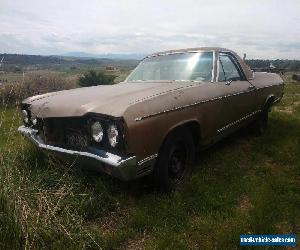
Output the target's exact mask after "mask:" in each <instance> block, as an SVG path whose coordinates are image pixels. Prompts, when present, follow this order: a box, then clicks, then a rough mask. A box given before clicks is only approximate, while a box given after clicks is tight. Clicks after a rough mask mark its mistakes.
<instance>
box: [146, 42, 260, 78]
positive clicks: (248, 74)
mask: <svg viewBox="0 0 300 250" xmlns="http://www.w3.org/2000/svg"><path fill="white" fill-rule="evenodd" d="M198 51H199V52H209V51H215V52H228V53H231V54H233V55H234V56H235V57H236V59H237V60H238V62H239V63H240V65H241V67H242V70H243V71H244V73H245V76H246V78H247V79H248V80H251V79H253V77H254V76H253V71H252V70H251V69H250V67H249V66H248V65H247V64H246V62H245V61H244V60H243V59H242V58H241V57H240V56H239V55H238V54H237V53H236V52H234V51H233V50H230V49H226V48H221V47H197V48H186V49H176V50H167V51H162V52H156V53H153V54H151V55H149V56H147V57H146V58H149V57H153V56H160V55H168V54H176V53H186V52H198Z"/></svg>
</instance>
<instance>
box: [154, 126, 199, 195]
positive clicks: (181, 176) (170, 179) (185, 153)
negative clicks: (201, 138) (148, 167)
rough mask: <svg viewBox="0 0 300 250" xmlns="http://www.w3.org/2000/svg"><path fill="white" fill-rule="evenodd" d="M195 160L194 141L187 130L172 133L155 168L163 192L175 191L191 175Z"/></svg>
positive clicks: (156, 177)
mask: <svg viewBox="0 0 300 250" xmlns="http://www.w3.org/2000/svg"><path fill="white" fill-rule="evenodd" d="M194 159H195V145H194V140H193V137H192V135H191V133H189V132H188V131H187V130H186V129H179V130H176V131H174V132H172V133H171V134H170V135H169V136H168V137H167V139H166V140H165V142H164V144H163V146H162V148H161V150H160V152H159V155H158V160H157V164H156V167H155V182H156V184H157V186H158V188H159V189H160V190H161V191H167V192H168V191H171V190H174V189H175V188H176V187H177V186H178V185H180V184H181V183H182V182H183V181H184V180H185V179H186V178H187V177H188V176H189V175H190V172H191V169H192V164H193V162H194Z"/></svg>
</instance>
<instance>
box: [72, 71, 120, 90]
mask: <svg viewBox="0 0 300 250" xmlns="http://www.w3.org/2000/svg"><path fill="white" fill-rule="evenodd" d="M115 78H116V76H114V75H107V74H105V73H104V72H96V71H94V70H90V71H88V72H86V73H84V74H83V76H81V77H80V78H79V81H78V83H79V85H80V86H82V87H89V86H96V85H108V84H112V83H114V79H115Z"/></svg>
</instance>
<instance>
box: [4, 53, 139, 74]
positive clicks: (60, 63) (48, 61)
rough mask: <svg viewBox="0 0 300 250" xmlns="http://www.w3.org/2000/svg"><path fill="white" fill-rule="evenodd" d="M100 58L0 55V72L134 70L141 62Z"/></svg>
mask: <svg viewBox="0 0 300 250" xmlns="http://www.w3.org/2000/svg"><path fill="white" fill-rule="evenodd" d="M79 55H81V56H79ZM83 55H84V56H83ZM98 56H99V57H98ZM98 56H94V55H89V54H86V53H84V54H83V53H79V54H78V53H75V54H72V55H71V54H69V55H68V56H66V55H65V56H40V55H21V54H0V61H1V65H0V71H1V70H4V71H16V70H18V69H24V68H27V69H28V68H30V69H32V68H36V69H50V68H62V67H64V68H70V67H72V68H74V67H75V68H88V67H106V66H116V67H120V68H122V69H133V68H134V67H135V66H136V65H137V64H138V62H139V60H136V59H129V58H126V57H125V56H123V58H120V57H119V56H117V55H114V56H116V57H115V58H113V56H111V57H110V58H109V56H107V55H102V56H101V55H98ZM32 66H34V67H32Z"/></svg>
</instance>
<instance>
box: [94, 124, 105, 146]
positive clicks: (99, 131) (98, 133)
mask: <svg viewBox="0 0 300 250" xmlns="http://www.w3.org/2000/svg"><path fill="white" fill-rule="evenodd" d="M91 131H92V137H93V139H94V140H95V141H96V142H101V141H102V139H103V128H102V126H101V123H100V122H94V123H93V124H92V126H91Z"/></svg>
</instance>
